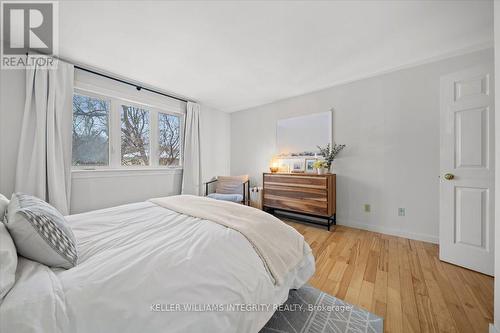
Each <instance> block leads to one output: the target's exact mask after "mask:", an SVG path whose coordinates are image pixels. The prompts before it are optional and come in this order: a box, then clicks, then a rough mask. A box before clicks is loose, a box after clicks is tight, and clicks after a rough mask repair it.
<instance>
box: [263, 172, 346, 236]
mask: <svg viewBox="0 0 500 333" xmlns="http://www.w3.org/2000/svg"><path fill="white" fill-rule="evenodd" d="M263 177H264V181H263V186H264V200H263V204H262V206H263V207H262V208H263V209H264V210H267V211H271V212H272V213H274V210H275V209H276V210H282V211H286V212H292V213H297V214H302V215H306V216H313V217H320V218H324V219H325V220H326V221H325V222H326V223H318V222H316V221H315V220H308V222H311V223H316V224H321V225H324V226H328V230H330V226H331V225H332V224H335V223H336V202H335V195H336V193H335V192H336V190H335V185H336V184H335V183H336V177H335V174H325V175H317V174H307V173H264V175H263Z"/></svg>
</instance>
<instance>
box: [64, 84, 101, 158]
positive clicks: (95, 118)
mask: <svg viewBox="0 0 500 333" xmlns="http://www.w3.org/2000/svg"><path fill="white" fill-rule="evenodd" d="M72 144H73V156H72V164H73V165H74V166H106V165H108V164H109V102H108V101H106V100H103V99H99V98H93V97H88V96H83V95H78V94H75V95H73V142H72Z"/></svg>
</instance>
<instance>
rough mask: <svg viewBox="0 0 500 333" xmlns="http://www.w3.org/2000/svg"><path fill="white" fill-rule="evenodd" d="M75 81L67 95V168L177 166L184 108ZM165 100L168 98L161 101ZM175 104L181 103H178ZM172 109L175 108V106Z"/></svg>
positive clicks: (178, 165) (180, 150) (180, 154)
mask: <svg viewBox="0 0 500 333" xmlns="http://www.w3.org/2000/svg"><path fill="white" fill-rule="evenodd" d="M103 92H105V93H102V94H101V91H99V93H97V92H96V90H95V89H90V88H87V87H86V86H85V85H84V88H81V87H78V88H76V89H75V93H74V95H73V157H72V162H73V168H74V169H98V168H99V169H101V168H108V169H119V168H121V169H131V168H160V167H161V168H179V167H181V160H182V137H183V122H184V114H183V113H182V111H181V106H176V105H175V106H172V105H167V106H165V108H162V107H161V106H159V107H158V106H156V105H158V104H159V103H158V100H154V101H153V102H154V103H147V101H144V100H141V101H140V102H141V103H138V102H137V101H132V100H131V99H128V98H126V97H127V96H124V95H118V97H117V96H114V95H112V94H113V92H112V91H108V90H106V91H104V90H103ZM167 104H168V102H167ZM179 105H181V104H179ZM176 110H178V111H176Z"/></svg>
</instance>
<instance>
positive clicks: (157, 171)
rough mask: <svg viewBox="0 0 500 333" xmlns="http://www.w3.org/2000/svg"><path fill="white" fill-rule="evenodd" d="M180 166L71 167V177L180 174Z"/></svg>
mask: <svg viewBox="0 0 500 333" xmlns="http://www.w3.org/2000/svg"><path fill="white" fill-rule="evenodd" d="M181 174H182V168H180V167H179V168H133V169H107V168H101V169H73V170H71V178H72V179H82V178H108V177H137V176H156V175H181Z"/></svg>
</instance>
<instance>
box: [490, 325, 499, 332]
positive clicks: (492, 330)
mask: <svg viewBox="0 0 500 333" xmlns="http://www.w3.org/2000/svg"><path fill="white" fill-rule="evenodd" d="M489 332H490V333H500V331H499V330H498V329H497V328H496V327H495V325H493V324H490V330H489Z"/></svg>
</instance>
